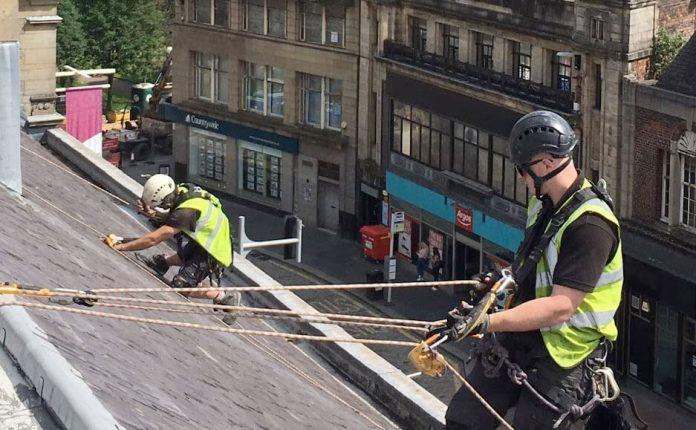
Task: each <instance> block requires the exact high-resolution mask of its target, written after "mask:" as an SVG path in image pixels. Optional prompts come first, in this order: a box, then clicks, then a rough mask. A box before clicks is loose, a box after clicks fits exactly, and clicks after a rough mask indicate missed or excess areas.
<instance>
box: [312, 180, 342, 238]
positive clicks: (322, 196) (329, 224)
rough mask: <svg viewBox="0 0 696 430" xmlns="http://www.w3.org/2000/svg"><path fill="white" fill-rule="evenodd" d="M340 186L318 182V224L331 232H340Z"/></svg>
mask: <svg viewBox="0 0 696 430" xmlns="http://www.w3.org/2000/svg"><path fill="white" fill-rule="evenodd" d="M339 195H340V190H339V187H338V184H334V183H331V182H326V181H318V196H317V197H318V202H317V212H318V213H317V224H318V225H319V227H320V228H325V229H327V230H330V231H333V232H335V231H337V230H338V206H339Z"/></svg>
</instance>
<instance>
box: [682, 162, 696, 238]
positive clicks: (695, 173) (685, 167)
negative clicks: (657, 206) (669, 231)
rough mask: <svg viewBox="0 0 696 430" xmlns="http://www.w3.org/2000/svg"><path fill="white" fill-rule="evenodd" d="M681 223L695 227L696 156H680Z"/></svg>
mask: <svg viewBox="0 0 696 430" xmlns="http://www.w3.org/2000/svg"><path fill="white" fill-rule="evenodd" d="M681 165H682V187H681V188H682V195H681V198H682V199H681V200H682V207H681V223H682V224H684V225H685V226H687V227H693V228H696V157H689V156H687V155H682V156H681Z"/></svg>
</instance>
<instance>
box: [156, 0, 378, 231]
mask: <svg viewBox="0 0 696 430" xmlns="http://www.w3.org/2000/svg"><path fill="white" fill-rule="evenodd" d="M359 4H360V2H354V1H350V0H348V1H338V2H334V1H331V2H300V1H295V0H287V1H286V0H235V1H218V0H197V1H193V0H187V1H183V2H180V4H179V7H178V8H177V16H176V19H175V22H174V23H173V24H172V26H171V31H172V35H173V47H174V61H173V73H172V75H173V84H174V88H175V91H174V96H173V104H172V105H171V106H168V107H167V108H165V112H169V114H167V115H169V119H172V120H174V121H177V122H179V123H180V124H177V127H176V130H175V136H174V147H175V158H176V160H175V161H176V175H177V176H178V179H189V180H192V181H195V182H197V183H200V184H202V185H205V186H206V187H209V188H210V189H211V190H214V191H218V192H222V193H225V194H228V195H230V196H235V197H238V198H241V199H244V200H246V201H253V202H255V203H258V204H261V205H263V206H266V207H269V208H272V209H275V210H278V211H282V212H284V213H295V214H297V215H298V216H299V217H300V218H301V219H302V220H303V221H304V222H305V224H307V225H310V226H318V227H322V228H325V229H328V230H331V231H336V232H340V233H342V234H344V235H346V236H351V235H353V234H354V233H355V231H356V230H357V228H356V179H355V173H356V169H357V167H356V166H357V158H356V157H357V145H358V136H359V134H361V133H363V134H365V133H364V131H362V130H360V127H358V115H361V114H364V113H365V110H366V107H365V106H366V103H367V101H366V100H365V99H364V98H363V97H361V94H359V91H358V82H359V78H360V76H359V75H360V71H359V69H360V65H361V63H360V49H361V45H360V42H361V31H362V29H361V25H360V8H359ZM165 116H166V115H165Z"/></svg>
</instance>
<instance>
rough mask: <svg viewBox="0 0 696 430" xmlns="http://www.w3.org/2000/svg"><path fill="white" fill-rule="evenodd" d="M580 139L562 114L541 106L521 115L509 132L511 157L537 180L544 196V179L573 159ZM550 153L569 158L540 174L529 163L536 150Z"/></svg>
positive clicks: (539, 191) (537, 188)
mask: <svg viewBox="0 0 696 430" xmlns="http://www.w3.org/2000/svg"><path fill="white" fill-rule="evenodd" d="M577 143H578V139H577V137H575V132H574V131H573V128H572V127H571V126H570V124H568V122H567V121H566V120H564V119H563V118H561V116H560V115H558V114H555V113H553V112H549V111H545V110H539V111H535V112H532V113H528V114H527V115H525V116H523V117H522V118H520V119H519V120H518V121H517V122H516V123H515V125H514V126H513V127H512V131H511V132H510V158H512V162H513V163H515V166H517V169H518V170H519V171H520V172H526V173H527V174H529V176H530V177H531V178H532V180H533V181H534V188H535V195H536V197H537V198H538V199H540V198H541V197H542V194H541V188H542V187H543V185H544V183H545V182H546V181H548V180H549V179H551V178H553V177H554V176H556V175H558V174H559V173H560V172H561V171H563V169H565V168H566V167H568V165H569V164H570V162H571V157H570V156H571V155H572V153H573V149H574V148H575V145H577ZM542 153H546V154H551V155H552V156H553V157H557V158H565V157H568V159H567V160H566V161H565V162H564V163H563V164H561V165H560V166H558V167H557V168H556V169H554V170H553V171H551V172H549V173H548V174H546V175H544V176H537V175H536V174H535V173H534V171H533V170H532V169H531V166H530V165H529V162H530V160H531V159H532V157H534V156H535V155H537V154H542Z"/></svg>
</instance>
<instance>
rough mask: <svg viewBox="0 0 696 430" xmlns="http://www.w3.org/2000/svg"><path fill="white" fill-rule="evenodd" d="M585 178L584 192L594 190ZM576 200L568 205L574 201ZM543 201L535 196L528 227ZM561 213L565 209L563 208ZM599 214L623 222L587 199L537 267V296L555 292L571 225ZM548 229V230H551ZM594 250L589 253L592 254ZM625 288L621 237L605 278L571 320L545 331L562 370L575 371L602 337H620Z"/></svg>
mask: <svg viewBox="0 0 696 430" xmlns="http://www.w3.org/2000/svg"><path fill="white" fill-rule="evenodd" d="M591 186H592V184H591V183H590V182H589V181H588V180H587V179H585V181H584V182H583V184H582V186H581V188H580V189H585V188H589V187H591ZM572 200H573V199H572V197H571V198H569V199H568V201H567V202H566V203H565V204H568V203H569V202H570V201H572ZM541 208H542V204H541V201H539V200H538V199H536V198H535V197H532V198H531V200H530V202H529V206H528V211H527V228H530V227H531V226H533V225H534V223H535V222H536V219H537V216H538V215H539V213H540V212H541ZM558 210H561V208H559V209H558ZM586 213H595V214H597V215H599V216H601V217H602V218H604V219H606V220H608V221H609V222H611V223H612V224H614V225H616V227H617V231H618V227H619V220H618V219H617V218H616V216H615V215H614V213H613V212H612V210H611V208H610V207H609V205H607V204H606V203H605V202H604V201H603V200H602V199H600V198H599V197H595V198H592V199H589V200H587V201H586V202H584V203H583V204H582V205H580V206H579V207H578V208H577V209H575V211H574V212H573V213H572V214H570V215H569V216H568V218H567V219H566V221H565V222H564V223H563V225H562V226H561V227H560V229H559V230H558V232H557V233H556V234H555V235H554V236H553V238H552V239H551V241H550V242H549V245H548V246H547V247H546V250H545V251H544V254H543V256H542V258H541V260H539V262H538V263H537V267H536V283H535V287H536V297H537V298H541V297H548V296H550V295H551V291H552V289H553V273H554V269H555V268H556V263H557V262H558V255H559V253H560V251H561V247H562V245H563V233H564V231H565V229H566V228H568V226H569V225H570V224H571V223H572V222H573V221H575V220H576V219H578V217H580V216H581V215H583V214H586ZM547 228H548V227H547ZM591 251H592V250H588V252H591ZM622 286H623V258H622V255H621V238H620V237H619V244H618V248H617V250H616V253H615V255H614V256H613V258H612V259H611V261H610V262H609V263H608V264H606V265H605V266H604V270H602V275H601V276H600V278H599V281H597V285H595V287H594V289H593V290H592V292H590V293H587V294H586V295H585V298H584V299H583V301H582V302H581V303H580V305H579V306H578V308H577V309H576V310H575V313H574V314H573V316H572V317H571V318H570V320H569V321H567V322H565V323H563V324H559V325H556V326H553V327H545V328H542V329H541V335H542V337H543V339H544V345H545V346H546V349H547V350H548V352H549V354H550V355H551V357H552V358H553V359H554V361H555V362H556V363H557V364H558V365H559V366H561V367H562V368H566V369H567V368H571V367H574V366H576V365H578V364H579V363H581V362H582V361H583V360H584V359H585V358H586V357H587V356H588V355H589V354H590V353H591V352H592V351H594V350H595V348H597V346H598V345H599V342H600V340H601V339H602V338H606V339H608V340H611V341H614V340H616V337H617V329H616V324H615V323H614V314H615V313H616V310H617V309H618V307H619V303H620V301H621V288H622Z"/></svg>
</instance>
